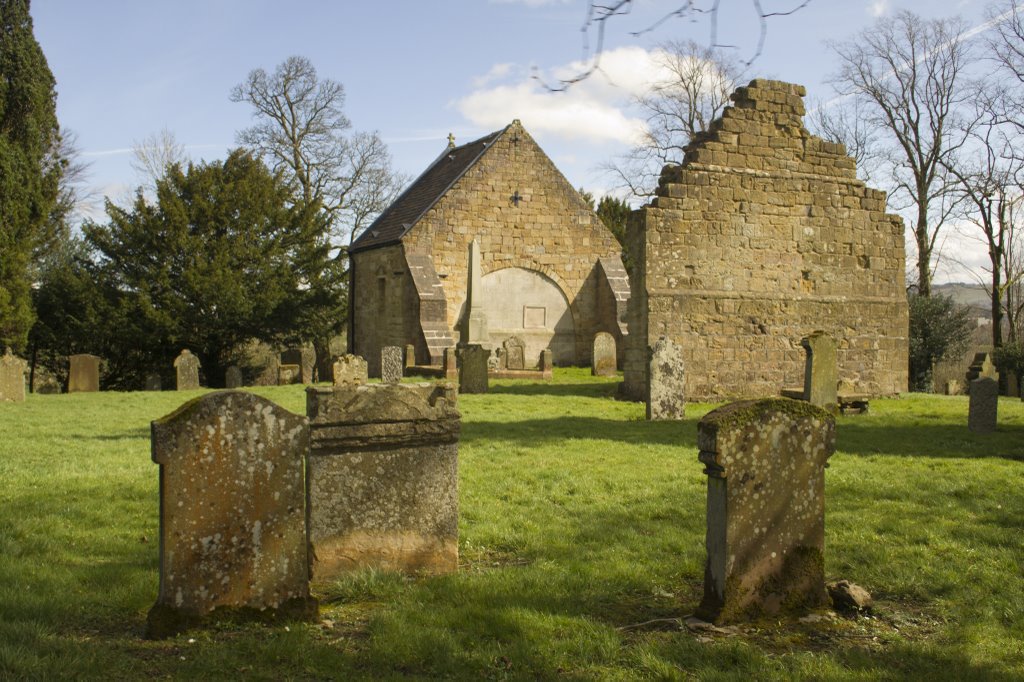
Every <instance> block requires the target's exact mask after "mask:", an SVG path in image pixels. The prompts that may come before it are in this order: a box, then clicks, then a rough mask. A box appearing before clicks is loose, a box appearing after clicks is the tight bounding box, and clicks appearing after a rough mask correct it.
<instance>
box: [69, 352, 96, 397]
mask: <svg viewBox="0 0 1024 682" xmlns="http://www.w3.org/2000/svg"><path fill="white" fill-rule="evenodd" d="M98 390H100V358H98V357H96V356H95V355H89V354H87V353H81V354H79V355H71V356H69V357H68V393H90V392H93V391H98Z"/></svg>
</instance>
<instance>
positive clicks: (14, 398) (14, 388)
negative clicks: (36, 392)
mask: <svg viewBox="0 0 1024 682" xmlns="http://www.w3.org/2000/svg"><path fill="white" fill-rule="evenodd" d="M26 367H27V365H26V363H25V361H24V360H22V359H21V358H19V357H18V356H16V355H15V354H14V353H12V352H11V349H10V348H8V349H7V350H6V352H5V353H4V354H3V355H0V402H4V401H11V402H22V401H23V400H25V368H26Z"/></svg>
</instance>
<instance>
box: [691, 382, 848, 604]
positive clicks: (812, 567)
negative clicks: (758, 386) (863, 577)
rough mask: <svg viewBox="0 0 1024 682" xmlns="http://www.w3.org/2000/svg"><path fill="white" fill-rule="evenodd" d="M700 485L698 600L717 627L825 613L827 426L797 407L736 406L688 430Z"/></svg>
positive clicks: (817, 411)
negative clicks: (703, 513)
mask: <svg viewBox="0 0 1024 682" xmlns="http://www.w3.org/2000/svg"><path fill="white" fill-rule="evenodd" d="M697 447H698V448H699V450H700V455H699V458H700V461H701V462H702V463H703V464H704V465H705V469H704V473H705V474H707V476H708V495H707V536H706V542H707V563H706V565H705V569H704V598H703V600H702V601H701V604H700V607H699V608H698V610H697V612H696V615H697V616H698V617H700V618H703V619H704V620H708V621H712V622H715V623H724V622H731V621H737V620H742V619H746V618H756V617H758V616H759V615H769V616H770V615H775V614H777V613H780V612H782V611H798V610H802V609H806V608H813V607H816V606H821V605H824V604H826V603H827V600H828V595H827V593H826V591H825V572H824V571H825V563H824V547H825V467H826V465H827V462H828V458H829V457H830V456H831V455H832V453H833V452H834V451H835V418H834V417H833V416H832V414H831V413H829V412H827V411H825V410H824V409H821V408H819V407H815V406H813V405H809V404H807V403H805V402H803V401H795V400H788V399H786V398H774V399H767V400H758V401H753V400H751V401H745V402H739V403H733V404H731V405H726V406H725V407H720V408H718V409H717V410H714V411H713V412H710V413H708V414H707V415H706V416H705V417H704V418H703V419H701V420H700V423H699V424H698V425H697Z"/></svg>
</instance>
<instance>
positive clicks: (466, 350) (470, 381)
mask: <svg viewBox="0 0 1024 682" xmlns="http://www.w3.org/2000/svg"><path fill="white" fill-rule="evenodd" d="M459 354H460V356H461V357H460V362H459V393H487V361H488V360H489V359H490V357H491V351H490V350H489V349H487V348H484V347H483V346H480V345H476V344H474V345H470V346H463V347H462V348H460V349H459Z"/></svg>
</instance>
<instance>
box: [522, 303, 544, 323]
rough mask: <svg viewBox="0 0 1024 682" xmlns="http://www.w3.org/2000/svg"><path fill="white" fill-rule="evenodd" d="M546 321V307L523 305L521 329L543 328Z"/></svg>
mask: <svg viewBox="0 0 1024 682" xmlns="http://www.w3.org/2000/svg"><path fill="white" fill-rule="evenodd" d="M547 321H548V320H547V308H541V307H537V306H530V305H527V306H523V329H544V328H545V327H546V326H547Z"/></svg>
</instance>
